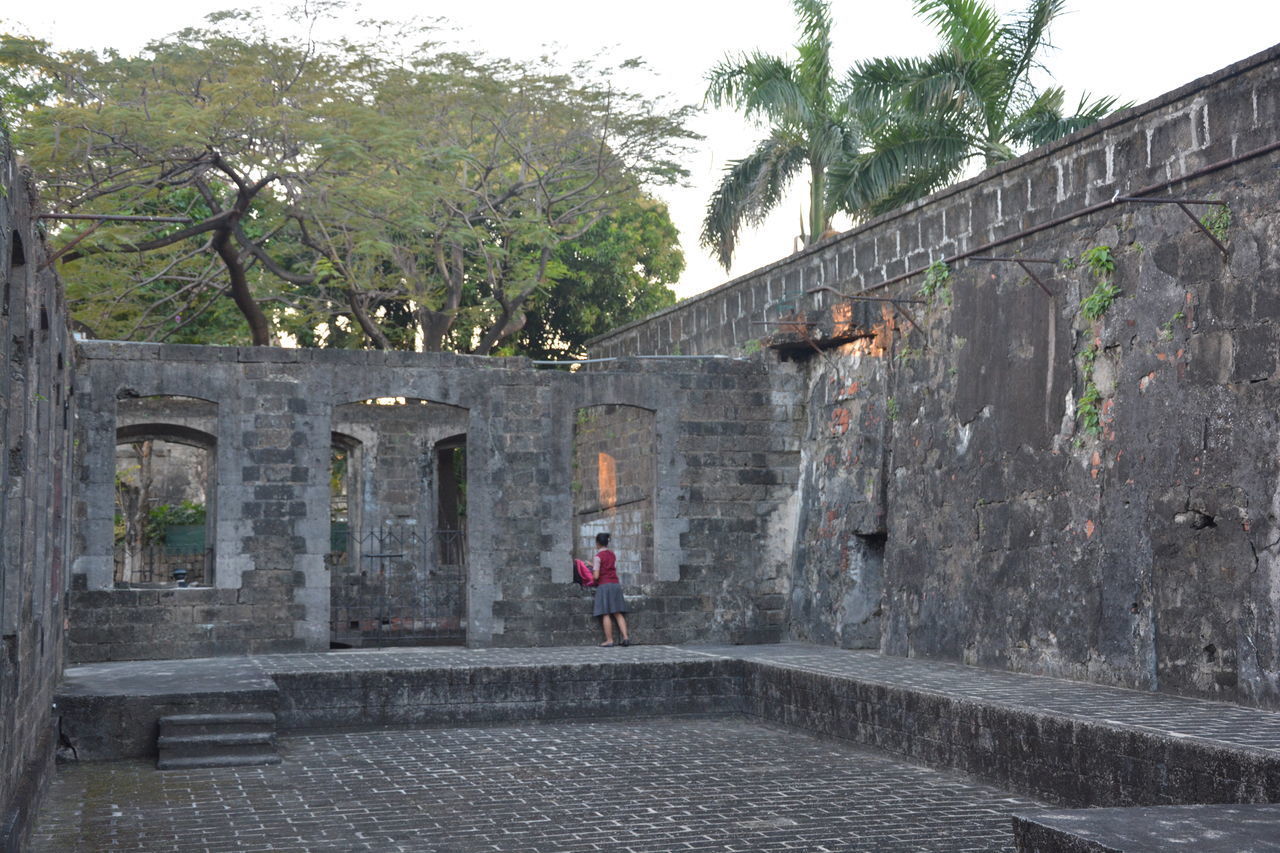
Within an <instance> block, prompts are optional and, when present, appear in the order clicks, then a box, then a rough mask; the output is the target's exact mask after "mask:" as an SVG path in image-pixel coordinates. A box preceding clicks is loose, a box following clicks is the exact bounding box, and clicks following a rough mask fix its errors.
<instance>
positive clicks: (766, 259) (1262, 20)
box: [0, 0, 1280, 298]
mask: <svg viewBox="0 0 1280 853" xmlns="http://www.w3.org/2000/svg"><path fill="white" fill-rule="evenodd" d="M284 5H285V4H284V3H281V2H275V0H270V2H263V3H254V2H245V3H236V2H234V0H182V2H167V3H157V2H130V0H116V2H103V0H95V2H87V0H51V2H48V3H45V4H43V5H39V6H37V5H35V4H32V3H23V4H21V5H20V6H18V12H17V15H18V17H17V24H18V25H19V28H20V29H22V30H24V31H26V32H29V33H32V34H34V35H37V36H41V37H44V38H48V39H50V40H52V41H53V42H54V43H55V44H56V45H57V46H59V47H93V48H102V47H114V48H117V49H120V50H123V51H129V50H136V49H137V48H138V47H140V46H141V45H142V44H144V43H145V42H147V41H148V40H150V39H152V38H155V37H157V36H161V35H165V34H167V33H170V32H172V31H174V30H176V29H179V28H181V27H183V26H187V25H191V24H195V23H198V22H199V21H200V19H201V18H202V17H203V15H205V14H206V13H208V12H210V11H215V10H220V9H225V8H242V7H259V8H262V9H264V10H267V11H268V12H270V10H272V9H279V8H281V7H283V6H284ZM352 5H358V7H359V8H360V10H361V12H362V13H363V14H365V15H367V16H369V17H382V18H407V17H412V16H417V17H421V18H436V17H444V18H447V19H448V20H449V21H450V22H451V24H452V27H453V31H452V36H453V38H454V39H455V40H456V41H457V42H458V43H459V44H461V45H463V46H467V47H472V48H478V49H482V50H484V51H486V52H488V53H490V54H492V55H495V56H508V57H512V58H517V59H519V58H522V57H530V56H537V55H541V54H543V53H545V52H546V50H547V47H548V46H554V47H556V49H557V52H558V53H559V54H560V55H561V56H562V57H563V59H564V60H565V61H566V62H567V61H572V60H574V59H583V58H590V57H596V56H599V55H601V54H602V53H603V54H605V55H606V56H609V57H612V58H614V59H623V58H627V57H632V56H638V57H642V58H644V59H645V60H646V61H647V63H648V64H649V66H650V68H651V70H652V72H653V73H652V74H651V75H648V76H647V77H645V78H644V80H642V81H640V80H638V81H636V82H637V85H639V84H641V83H642V84H643V85H644V86H645V87H646V88H647V89H648V93H649V94H659V93H670V94H671V95H672V98H673V101H677V102H680V103H700V102H701V99H702V94H703V91H704V88H705V80H704V75H705V73H706V71H707V69H708V68H709V67H711V65H713V64H714V63H715V62H716V61H717V60H719V59H720V58H721V57H722V56H723V55H724V54H725V53H727V52H736V51H741V50H750V49H753V48H760V49H763V50H766V51H768V52H770V53H774V54H778V55H782V56H786V57H789V56H790V50H791V46H792V45H793V44H794V42H795V40H796V31H795V21H794V17H793V15H792V11H791V3H790V2H789V0H646V1H645V2H601V0H475V2H470V3H460V2H457V0H450V2H439V0H422V2H416V3H414V2H395V0H367V2H364V3H362V4H352ZM993 5H994V6H995V8H996V9H998V10H1000V11H1002V12H1005V13H1008V12H1010V11H1016V10H1018V9H1021V8H1024V7H1025V5H1026V3H1025V2H1008V0H994V2H993ZM6 6H8V4H6ZM10 8H12V7H10ZM832 8H833V10H834V15H835V27H834V32H833V41H834V48H833V52H834V54H835V61H836V67H837V68H840V69H844V68H847V67H848V66H849V65H851V64H852V63H853V62H855V61H857V60H859V59H862V58H869V57H872V56H883V55H898V56H902V55H909V56H914V55H921V54H924V53H927V52H928V51H929V50H930V49H931V48H932V47H933V46H934V44H935V41H934V38H933V36H932V33H931V32H930V31H929V30H928V29H927V28H926V27H925V26H924V25H922V24H920V23H919V22H918V21H916V20H914V19H913V17H912V15H911V2H910V0H833V2H832ZM13 14H14V13H13V12H11V11H9V10H8V9H6V10H5V11H0V22H3V23H9V24H12V23H13V21H14V18H13V17H12V15H13ZM5 19H7V21H5ZM0 25H2V24H0ZM1050 37H1051V40H1052V42H1053V44H1054V45H1055V47H1056V50H1054V51H1051V52H1049V53H1047V54H1046V56H1045V57H1044V58H1045V61H1046V65H1047V66H1048V69H1049V71H1050V72H1052V74H1053V77H1054V78H1055V79H1056V81H1057V82H1058V83H1059V84H1060V85H1062V86H1065V87H1066V89H1067V93H1068V101H1069V102H1071V101H1073V100H1075V99H1076V98H1077V97H1078V96H1079V95H1080V94H1081V93H1082V92H1089V93H1091V94H1094V95H1115V96H1118V97H1119V98H1120V99H1121V100H1131V101H1135V102H1139V103H1140V102H1142V101H1146V100H1149V99H1151V98H1154V97H1156V96H1157V95H1160V94H1162V93H1163V92H1167V91H1169V90H1171V89H1175V88H1177V87H1179V86H1181V85H1183V84H1184V83H1188V82H1190V81H1192V80H1194V79H1196V78H1197V77H1201V76H1203V75H1205V74H1208V73H1210V72H1212V71H1215V70H1217V69H1218V68H1221V67H1223V66H1225V65H1229V64H1231V63H1232V62H1235V61H1237V60H1240V59H1243V58H1245V57H1246V56H1249V55H1251V54H1253V53H1256V52H1258V51H1259V50H1262V49H1264V48H1267V47H1269V46H1271V45H1272V44H1274V43H1276V42H1280V0H1214V2H1205V0H1069V2H1068V12H1067V13H1066V14H1064V15H1063V16H1062V17H1061V18H1059V19H1058V21H1057V22H1056V23H1055V24H1054V27H1053V29H1052V30H1051V32H1050ZM694 129H695V130H697V131H699V132H700V133H702V134H704V135H705V136H706V140H705V141H704V142H703V143H701V144H700V145H699V146H698V148H697V149H696V150H695V152H694V153H693V154H692V155H691V156H690V159H689V161H688V162H687V163H686V166H687V168H688V169H689V171H690V173H691V177H690V185H689V187H687V188H680V189H674V188H673V189H669V190H666V191H664V192H663V193H662V195H663V197H664V199H665V200H666V202H667V203H668V205H669V206H670V208H671V214H672V218H673V219H674V220H675V223H676V225H677V226H678V227H679V228H680V232H681V237H682V243H683V245H684V250H685V258H686V261H687V269H686V271H685V274H684V276H683V277H682V279H681V281H680V283H679V285H678V286H677V288H676V291H677V294H678V295H679V296H681V297H682V298H683V297H686V296H691V295H693V294H695V293H699V292H701V291H703V290H707V289H708V288H711V287H714V286H716V285H717V284H720V283H721V282H723V281H725V280H727V278H728V276H726V275H725V273H724V271H723V270H722V269H721V268H720V267H719V265H718V264H716V263H715V262H714V261H712V260H711V258H710V257H709V256H708V255H707V253H706V252H705V251H704V250H702V249H701V248H699V247H698V245H697V235H698V230H699V226H700V223H701V219H702V210H703V206H704V205H705V203H706V199H707V197H708V196H709V195H710V192H711V189H712V188H713V187H714V186H715V184H716V183H717V181H718V179H719V176H720V174H721V172H722V171H723V169H724V166H725V163H726V162H727V161H729V160H732V159H735V158H737V157H741V156H743V155H744V154H746V153H748V152H749V151H750V150H751V149H752V147H753V146H754V144H755V142H756V141H757V140H758V139H759V138H760V137H761V132H760V131H759V130H758V129H757V128H753V127H751V126H749V125H748V124H747V123H745V122H744V121H743V119H741V118H740V117H739V116H737V115H736V114H733V113H728V112H723V111H719V112H717V111H709V112H707V113H706V114H704V115H702V116H701V117H700V118H699V119H698V120H697V121H696V123H695V127H694ZM796 189H797V190H798V192H795V193H793V195H792V198H790V199H788V200H787V201H786V202H785V203H784V204H783V205H782V206H781V208H780V209H779V211H778V212H777V213H776V214H775V215H774V217H773V218H772V219H771V220H770V221H769V222H767V223H766V224H765V225H764V226H762V227H761V228H760V229H757V230H756V231H754V232H751V233H749V234H746V235H744V237H743V238H742V240H741V243H740V250H739V253H738V257H737V260H736V262H735V264H734V268H733V270H732V271H731V275H732V276H738V275H742V274H744V273H747V272H750V271H751V270H753V269H755V268H757V267H759V266H762V265H764V264H767V263H771V262H772V261H775V260H778V259H779V258H781V257H783V256H785V255H787V254H789V253H790V252H791V251H792V249H793V240H794V235H796V234H797V233H799V221H800V219H801V217H802V215H803V205H804V202H803V198H802V196H803V189H804V187H803V181H802V179H797V185H796Z"/></svg>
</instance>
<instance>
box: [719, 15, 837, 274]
mask: <svg viewBox="0 0 1280 853" xmlns="http://www.w3.org/2000/svg"><path fill="white" fill-rule="evenodd" d="M793 5H794V7H795V13H796V17H797V18H798V19H799V22H800V41H799V42H798V43H797V45H796V52H797V54H798V56H797V58H796V59H795V60H794V61H791V62H788V61H786V60H784V59H781V58H778V57H775V56H770V55H768V54H764V53H760V52H759V51H754V52H750V53H744V54H741V55H738V56H732V57H726V58H725V59H724V60H722V61H721V62H720V63H719V64H718V65H716V66H715V67H714V68H713V69H712V70H711V71H710V73H709V74H708V81H709V85H708V87H707V100H708V101H709V102H711V103H712V104H714V105H716V106H724V105H729V106H732V107H734V108H736V109H739V110H741V111H742V112H743V113H744V114H745V115H746V116H748V117H749V118H752V119H756V120H758V121H760V122H761V123H762V124H766V125H767V126H768V128H769V135H768V136H767V137H766V138H765V139H764V140H762V141H761V142H760V143H759V144H758V145H756V148H755V150H754V151H752V152H751V153H750V154H748V155H747V156H746V157H743V158H742V159H741V160H735V161H733V162H731V163H730V164H729V166H728V168H727V169H726V170H725V174H724V177H723V178H722V179H721V181H720V185H719V186H718V187H717V188H716V190H715V191H714V193H713V194H712V196H711V200H710V202H709V203H708V204H707V214H706V218H705V219H704V220H703V225H702V244H703V245H704V246H705V247H707V248H708V249H710V250H712V251H713V252H714V253H715V254H716V256H717V257H718V259H719V261H720V263H721V264H722V265H723V266H724V268H725V269H726V270H728V268H729V266H730V264H731V262H732V260H733V252H734V248H735V246H736V245H737V239H738V231H739V229H740V228H741V227H742V225H744V224H747V225H752V224H758V223H759V222H761V221H762V220H763V219H764V217H765V216H766V215H767V214H768V213H769V212H770V211H771V210H772V209H773V208H774V207H776V206H777V205H778V202H779V201H781V200H782V196H783V194H784V193H785V192H786V189H787V186H788V185H789V184H790V182H791V179H792V178H793V177H795V175H796V174H797V173H799V172H800V171H801V170H802V169H804V168H805V167H806V166H807V167H808V171H809V216H808V223H807V226H806V227H807V229H808V230H807V233H805V234H803V235H802V236H803V238H804V240H805V242H807V243H812V242H814V241H816V240H818V239H820V238H821V237H822V235H823V234H824V233H825V232H826V231H827V230H828V228H829V226H830V224H831V217H832V215H833V214H834V213H835V211H836V210H837V208H836V206H835V199H834V198H833V197H832V196H831V195H830V193H829V192H828V186H827V178H828V170H829V169H830V168H831V167H832V165H834V164H835V163H837V162H839V161H841V160H844V159H848V158H850V157H852V156H854V155H856V153H857V151H858V145H859V143H860V141H861V137H860V134H859V131H858V126H857V122H856V121H855V120H854V115H853V113H852V112H851V111H850V110H849V106H848V100H847V98H846V97H845V96H844V88H843V84H842V82H841V81H840V80H839V79H837V77H836V76H835V75H834V73H833V70H832V67H831V10H830V6H829V4H828V3H827V2H825V0H793Z"/></svg>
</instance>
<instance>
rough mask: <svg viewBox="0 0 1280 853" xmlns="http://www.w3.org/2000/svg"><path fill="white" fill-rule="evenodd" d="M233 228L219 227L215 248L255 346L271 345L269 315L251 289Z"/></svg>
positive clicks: (214, 243) (214, 242) (232, 294)
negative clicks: (233, 238) (232, 235)
mask: <svg viewBox="0 0 1280 853" xmlns="http://www.w3.org/2000/svg"><path fill="white" fill-rule="evenodd" d="M231 234H232V228H231V227H223V228H219V229H218V232H217V236H215V237H214V238H213V249H214V251H215V252H217V253H218V257H219V258H221V259H222V263H223V264H224V265H225V266H226V268H227V277H228V278H229V279H230V282H231V298H232V299H233V300H235V303H236V307H237V308H239V309H240V313H241V314H243V315H244V319H245V322H246V323H248V324H249V334H250V336H251V338H252V340H253V345H254V346H255V347H267V346H271V327H270V326H269V325H268V324H267V315H266V314H264V313H262V306H261V305H259V304H258V302H257V300H255V299H254V298H253V294H252V293H251V292H250V291H249V277H248V275H246V274H245V269H244V262H243V261H241V260H240V253H239V252H237V251H236V248H235V245H234V244H233V243H232V241H231Z"/></svg>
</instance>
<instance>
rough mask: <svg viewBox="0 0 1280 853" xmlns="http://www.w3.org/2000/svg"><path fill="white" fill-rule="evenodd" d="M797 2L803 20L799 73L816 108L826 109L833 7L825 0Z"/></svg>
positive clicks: (797, 66)
mask: <svg viewBox="0 0 1280 853" xmlns="http://www.w3.org/2000/svg"><path fill="white" fill-rule="evenodd" d="M794 6H795V11H796V17H797V18H798V19H799V20H800V42H799V44H797V45H796V52H797V53H799V54H800V61H799V62H798V63H797V64H796V69H795V77H796V80H797V82H798V83H799V84H800V86H801V88H802V89H803V90H804V92H805V94H806V100H807V101H808V102H809V103H810V105H811V106H812V107H813V108H814V110H816V111H817V112H824V111H825V110H826V109H827V108H828V107H829V106H830V104H829V103H827V101H828V99H829V98H830V92H831V77H832V74H831V9H830V7H829V4H828V3H827V2H825V0H794Z"/></svg>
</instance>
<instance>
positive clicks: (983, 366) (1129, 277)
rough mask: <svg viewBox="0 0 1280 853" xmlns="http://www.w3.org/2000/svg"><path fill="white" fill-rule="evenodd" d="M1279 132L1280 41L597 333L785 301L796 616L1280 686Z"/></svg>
mask: <svg viewBox="0 0 1280 853" xmlns="http://www.w3.org/2000/svg"><path fill="white" fill-rule="evenodd" d="M1278 147H1280V50H1277V49H1271V50H1269V51H1266V52H1264V53H1262V54H1259V55H1257V56H1254V57H1252V58H1250V59H1248V60H1245V61H1242V62H1240V63H1238V64H1236V65H1234V66H1231V67H1229V68H1226V69H1224V70H1222V71H1220V72H1218V73H1216V74H1213V75H1211V76H1209V77H1206V78H1204V79H1202V80H1199V81H1197V82H1195V83H1192V84H1190V85H1188V86H1186V87H1184V88H1182V89H1179V90H1177V91H1175V92H1172V93H1170V94H1168V95H1166V96H1163V97H1161V98H1159V99H1157V100H1155V101H1153V102H1151V103H1148V104H1144V105H1142V106H1138V107H1135V108H1133V109H1130V110H1127V111H1125V112H1124V113H1121V114H1118V115H1116V116H1113V117H1112V118H1110V119H1108V120H1106V121H1104V122H1101V123H1099V124H1098V125H1096V126H1094V127H1091V128H1089V129H1087V130H1084V131H1081V132H1079V133H1077V134H1075V135H1073V136H1071V137H1068V138H1066V139H1065V140H1063V141H1061V142H1059V143H1057V144H1055V145H1052V146H1048V147H1045V148H1042V149H1037V150H1036V151H1033V152H1031V153H1030V154H1027V155H1026V156H1024V157H1022V158H1020V159H1018V160H1015V161H1013V162H1011V163H1008V164H1005V165H1003V166H1001V167H999V168H996V169H993V170H989V171H987V172H984V173H983V174H982V175H980V176H978V177H976V178H974V179H972V180H970V181H967V182H966V183H964V184H961V185H959V186H957V187H954V188H951V189H948V190H944V191H942V192H940V193H937V194H935V195H934V196H931V197H929V198H927V199H924V200H922V201H920V202H917V203H915V204H913V205H911V206H908V207H906V208H904V209H901V210H898V211H895V212H893V213H890V214H887V215H885V216H882V217H880V218H878V219H875V220H873V221H871V222H869V223H867V224H865V225H862V226H860V227H858V228H855V229H854V230H852V231H850V232H847V233H845V234H843V235H840V236H838V237H835V238H833V239H830V240H828V241H826V242H824V243H822V244H821V245H819V246H816V247H813V248H811V249H808V250H806V251H804V252H803V253H800V254H797V255H795V256H793V257H791V258H788V259H786V260H784V261H781V262H779V263H778V264H775V265H773V266H771V267H767V268H765V269H763V270H760V271H758V272H756V273H753V274H751V275H749V276H746V277H744V278H742V279H739V280H737V281H734V282H730V283H728V284H726V285H724V286H722V287H720V288H717V289H715V290H712V291H709V292H708V293H706V294H703V295H701V296H698V297H694V298H693V299H690V300H687V301H686V302H683V303H681V304H680V305H677V306H675V307H674V308H671V309H669V310H667V311H665V312H663V313H661V314H659V315H656V316H655V317H653V318H650V319H649V320H647V321H644V322H642V323H638V324H634V325H632V326H630V327H626V328H623V329H620V330H618V331H617V332H614V333H612V334H610V335H607V336H605V337H602V338H599V339H597V340H596V341H594V342H593V344H592V353H591V354H592V355H594V356H598V357H605V356H611V355H625V354H634V353H664V352H673V351H680V352H683V353H690V352H703V353H727V354H732V353H735V352H744V351H747V350H749V349H755V348H758V345H757V344H753V341H754V340H756V339H757V338H758V336H760V335H761V334H763V333H764V332H762V329H765V327H762V326H760V325H753V323H760V322H766V321H767V322H771V323H774V325H773V327H772V329H771V330H770V331H771V332H772V334H770V335H769V336H768V337H767V338H766V339H765V340H764V343H765V344H766V346H767V348H768V349H769V351H770V352H771V353H772V360H773V361H774V362H775V363H777V362H778V359H779V358H784V359H791V360H792V362H793V363H796V362H798V363H800V364H802V365H803V370H804V375H805V381H806V383H807V395H806V402H807V405H806V422H807V426H806V431H805V435H804V440H803V442H802V457H803V461H802V465H801V468H802V476H801V485H800V490H799V510H798V513H799V519H800V521H799V525H800V528H799V529H800V533H799V535H798V537H797V541H796V544H795V559H794V561H793V564H792V565H793V568H792V574H791V577H790V588H789V600H790V608H789V611H788V634H789V636H791V637H793V638H796V639H806V640H814V641H817V642H831V643H836V644H842V645H848V646H860V645H867V646H871V647H879V648H880V649H881V650H882V651H884V652H886V653H889V654H894V655H907V656H920V657H933V658H941V659H947V660H958V661H963V662H967V663H971V664H978V665H982V666H990V667H1001V668H1009V669H1012V670H1018V671H1024V672H1033V673H1044V674H1050V675H1058V676H1066V677H1070V678H1076V679H1086V680H1092V681H1097V682H1100V683H1105V684H1117V685H1126V686H1133V687H1139V688H1148V689H1159V690H1162V691H1170V692H1175V693H1182V694H1189V695H1197V696H1205V697H1210V698H1219V699H1225V700H1230V701H1236V702H1242V703H1247V704H1254V705H1260V706H1265V707H1280V544H1278V543H1280V520H1278V519H1277V517H1278V516H1280V438H1278V436H1280V421H1278V418H1280V415H1278V413H1280V390H1278V389H1280V378H1278V377H1277V358H1278V357H1280V329H1278V328H1277V319H1278V318H1280V239H1278V238H1280V213H1278V212H1277V209H1276V204H1275V199H1276V196H1277V178H1278V177H1280V157H1278V156H1277V153H1276V149H1277V148H1278ZM1129 197H1140V198H1141V199H1143V201H1141V202H1136V201H1127V200H1126V199H1127V198H1129ZM1173 199H1189V200H1191V201H1193V202H1201V201H1206V200H1208V201H1219V200H1220V201H1222V202H1225V205H1206V204H1199V203H1196V204H1189V205H1187V209H1188V210H1189V211H1190V212H1191V214H1192V215H1191V216H1188V215H1186V213H1185V212H1184V211H1183V210H1182V209H1180V208H1179V207H1178V206H1177V205H1176V204H1170V203H1151V202H1153V201H1156V200H1173ZM1224 211H1225V215H1224ZM1228 218H1229V224H1228V223H1227V221H1226V220H1227V219H1228ZM1197 220H1205V221H1208V222H1210V223H1211V225H1212V227H1211V228H1209V229H1208V230H1209V231H1217V232H1218V233H1217V235H1216V236H1217V237H1218V239H1219V241H1220V242H1221V243H1222V248H1220V247H1219V245H1217V244H1216V243H1215V241H1214V238H1213V237H1211V236H1210V235H1209V234H1208V233H1206V229H1204V228H1202V227H1201V226H1200V224H1198V223H1197ZM1102 247H1105V250H1104V249H1103V248H1102ZM991 257H997V258H1013V257H1016V258H1021V259H1031V260H1032V261H1033V262H1030V263H1026V265H1025V267H1024V266H1019V265H1018V264H1017V263H1015V262H1011V261H1002V260H995V261H993V260H981V259H982V258H991ZM1042 260H1043V261H1048V263H1036V262H1034V261H1042ZM939 261H942V262H945V263H946V264H947V267H946V269H947V270H949V272H950V277H949V278H947V279H946V280H945V281H943V280H941V276H940V275H939V274H938V272H941V271H942V268H941V267H938V268H936V270H937V271H936V272H935V274H934V275H933V276H931V277H929V284H930V285H931V286H932V287H925V286H924V285H925V282H926V275H925V270H926V269H927V268H928V267H930V265H932V264H935V263H937V262H939ZM1111 264H1114V270H1109V269H1107V267H1108V266H1109V265H1111ZM1033 276H1034V277H1033ZM1108 287H1109V288H1114V289H1115V290H1116V293H1115V294H1114V297H1109V296H1107V295H1106V290H1107V288H1108ZM822 288H831V290H823V289H822ZM931 289H932V290H934V292H933V294H932V295H931V296H925V295H922V293H921V291H922V290H923V291H929V290H931ZM841 294H850V295H854V296H855V297H857V298H856V299H844V298H842V297H841ZM868 297H870V298H868ZM885 298H893V299H908V300H922V301H921V302H920V303H911V304H907V303H896V304H895V303H891V302H884V301H873V300H883V299H885ZM1091 315H1092V316H1091ZM779 321H781V322H779ZM788 321H791V322H788ZM805 323H812V324H816V325H812V326H810V325H803V324H805Z"/></svg>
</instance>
